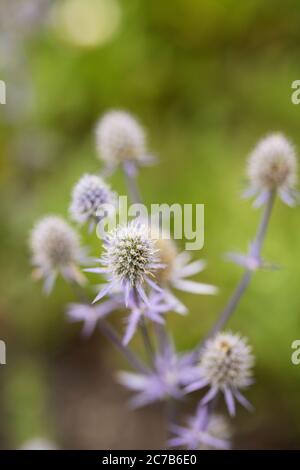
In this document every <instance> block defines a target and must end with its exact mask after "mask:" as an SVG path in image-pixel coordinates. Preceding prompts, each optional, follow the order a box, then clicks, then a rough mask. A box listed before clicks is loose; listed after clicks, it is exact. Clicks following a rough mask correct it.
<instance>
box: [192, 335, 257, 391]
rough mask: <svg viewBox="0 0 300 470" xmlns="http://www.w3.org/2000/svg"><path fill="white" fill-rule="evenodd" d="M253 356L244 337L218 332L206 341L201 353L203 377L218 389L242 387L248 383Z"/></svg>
mask: <svg viewBox="0 0 300 470" xmlns="http://www.w3.org/2000/svg"><path fill="white" fill-rule="evenodd" d="M253 363H254V358H253V355H252V353H251V347H250V346H249V345H248V343H247V341H246V339H245V338H241V337H240V336H239V335H234V334H231V333H219V334H218V335H217V336H216V337H215V338H214V339H212V340H210V341H208V342H207V344H206V346H205V348H204V351H203V352H202V355H201V360H200V367H201V369H202V374H203V377H205V378H206V379H207V380H208V382H209V383H210V384H211V385H212V386H213V387H217V388H219V389H223V388H224V387H233V388H243V387H246V386H247V385H249V379H250V378H251V376H252V366H253Z"/></svg>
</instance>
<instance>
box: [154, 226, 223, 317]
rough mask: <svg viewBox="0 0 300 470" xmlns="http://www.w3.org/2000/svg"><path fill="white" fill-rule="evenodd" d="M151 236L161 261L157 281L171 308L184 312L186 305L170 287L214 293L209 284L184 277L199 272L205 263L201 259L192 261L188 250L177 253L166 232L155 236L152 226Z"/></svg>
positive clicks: (201, 292) (197, 292)
mask: <svg viewBox="0 0 300 470" xmlns="http://www.w3.org/2000/svg"><path fill="white" fill-rule="evenodd" d="M151 233H152V237H153V239H154V241H155V246H156V248H157V249H158V253H159V257H160V260H161V263H162V267H160V268H159V269H158V271H157V273H156V278H157V282H158V283H159V285H160V286H161V287H162V288H163V289H164V291H165V295H166V299H167V300H168V302H169V303H170V304H173V309H174V310H175V311H177V312H178V313H181V314H184V313H186V311H187V309H186V307H185V306H184V305H183V304H182V303H181V302H180V301H179V300H178V299H177V298H176V297H175V296H174V294H173V293H172V291H171V289H172V288H174V289H179V290H182V291H185V292H191V293H193V294H209V295H212V294H216V293H217V290H218V289H217V288H216V287H215V286H212V285H211V284H204V283H201V282H196V281H191V280H189V279H186V278H187V277H189V276H193V275H195V274H198V273H199V272H201V271H202V270H203V269H204V268H205V266H206V263H205V262H204V261H203V260H198V261H192V262H191V255H190V253H188V252H182V253H178V251H177V247H176V245H175V242H174V241H173V240H172V239H168V238H167V237H166V234H164V235H163V236H161V237H159V236H158V235H157V236H156V234H155V230H153V228H152V231H151Z"/></svg>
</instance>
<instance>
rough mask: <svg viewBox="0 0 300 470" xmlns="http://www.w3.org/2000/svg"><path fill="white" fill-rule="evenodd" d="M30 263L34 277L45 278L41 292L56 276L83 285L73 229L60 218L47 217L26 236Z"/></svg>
mask: <svg viewBox="0 0 300 470" xmlns="http://www.w3.org/2000/svg"><path fill="white" fill-rule="evenodd" d="M30 247H31V251H32V262H33V265H34V266H36V268H37V270H36V271H35V275H36V277H37V278H44V279H45V290H46V291H47V292H49V291H50V290H51V288H52V287H53V284H54V281H55V278H56V276H57V274H58V273H60V274H62V275H63V277H64V278H65V279H68V280H73V281H76V282H80V283H82V282H84V277H83V276H82V274H81V273H80V272H79V270H78V269H77V267H76V265H77V263H79V262H81V261H83V259H84V254H83V250H82V249H81V247H80V242H79V238H78V235H77V233H76V232H75V230H74V229H73V228H72V227H71V226H70V225H69V224H68V223H67V222H66V221H65V220H64V219H62V218H61V217H58V216H55V215H49V216H46V217H44V218H42V219H41V220H40V221H39V222H38V223H37V224H36V225H35V227H34V228H33V230H32V232H31V237H30Z"/></svg>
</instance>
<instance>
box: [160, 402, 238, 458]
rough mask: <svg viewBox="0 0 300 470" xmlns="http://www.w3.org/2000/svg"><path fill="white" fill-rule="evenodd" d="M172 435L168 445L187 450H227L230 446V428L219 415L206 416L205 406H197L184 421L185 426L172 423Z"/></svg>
mask: <svg viewBox="0 0 300 470" xmlns="http://www.w3.org/2000/svg"><path fill="white" fill-rule="evenodd" d="M171 430H172V432H173V434H174V437H172V438H171V439H169V442H168V444H169V446H170V447H181V448H183V449H187V450H214V449H217V450H227V449H229V448H230V441H229V438H230V435H231V430H230V426H229V424H228V422H227V420H226V419H225V418H224V417H223V416H220V415H212V416H208V413H207V407H202V406H201V407H198V409H197V412H196V414H195V416H191V417H189V418H188V419H187V421H186V426H178V425H175V424H173V425H172V427H171Z"/></svg>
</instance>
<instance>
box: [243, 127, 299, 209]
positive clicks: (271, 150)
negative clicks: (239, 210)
mask: <svg viewBox="0 0 300 470" xmlns="http://www.w3.org/2000/svg"><path fill="white" fill-rule="evenodd" d="M247 173H248V178H249V181H250V188H249V189H248V190H247V191H246V193H245V196H254V195H256V196H257V199H256V201H255V205H256V206H260V205H262V204H264V203H265V202H266V200H267V198H268V195H269V193H270V191H273V190H277V191H278V194H279V196H280V198H281V199H282V201H283V202H285V203H286V204H288V205H290V206H293V205H294V204H295V202H296V197H297V192H296V190H295V186H296V183H297V158H296V153H295V149H294V147H293V145H292V144H291V143H290V142H289V140H288V139H287V138H286V137H285V136H284V135H283V134H279V133H278V134H270V135H269V136H267V137H265V138H264V139H262V140H261V141H260V142H259V143H258V144H257V146H256V147H255V149H254V150H253V152H252V153H251V155H250V157H249V160H248V168H247Z"/></svg>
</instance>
